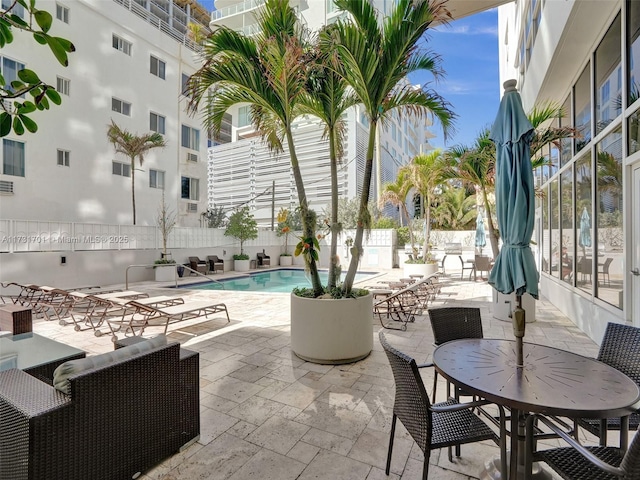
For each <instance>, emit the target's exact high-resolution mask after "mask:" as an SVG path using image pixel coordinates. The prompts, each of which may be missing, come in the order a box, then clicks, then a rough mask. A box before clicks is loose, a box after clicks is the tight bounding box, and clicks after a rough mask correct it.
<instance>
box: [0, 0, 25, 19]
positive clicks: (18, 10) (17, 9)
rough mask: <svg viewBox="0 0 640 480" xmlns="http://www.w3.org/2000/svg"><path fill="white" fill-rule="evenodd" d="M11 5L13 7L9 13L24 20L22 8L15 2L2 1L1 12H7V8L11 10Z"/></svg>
mask: <svg viewBox="0 0 640 480" xmlns="http://www.w3.org/2000/svg"><path fill="white" fill-rule="evenodd" d="M12 5H13V8H12V9H11V13H12V14H13V15H17V16H18V17H20V18H24V7H23V6H22V5H20V4H19V3H17V2H14V1H13V0H2V9H3V10H9V8H11V6H12Z"/></svg>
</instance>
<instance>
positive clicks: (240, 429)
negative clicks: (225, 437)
mask: <svg viewBox="0 0 640 480" xmlns="http://www.w3.org/2000/svg"><path fill="white" fill-rule="evenodd" d="M256 428H258V426H257V425H254V424H253V423H249V422H245V421H243V420H240V421H239V422H238V423H236V424H235V425H234V426H233V427H231V428H230V429H229V430H227V433H229V434H231V435H233V436H234V437H238V438H242V439H245V438H247V435H249V434H250V433H251V432H253V431H254V430H255V429H256Z"/></svg>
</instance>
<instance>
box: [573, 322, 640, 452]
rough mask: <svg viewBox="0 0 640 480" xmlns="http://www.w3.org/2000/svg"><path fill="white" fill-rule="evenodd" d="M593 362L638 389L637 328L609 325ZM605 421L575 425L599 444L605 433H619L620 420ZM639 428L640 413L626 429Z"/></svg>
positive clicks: (639, 346)
mask: <svg viewBox="0 0 640 480" xmlns="http://www.w3.org/2000/svg"><path fill="white" fill-rule="evenodd" d="M597 360H599V361H601V362H603V363H606V364H607V365H610V366H612V367H614V368H615V369H617V370H620V371H621V372H622V373H624V374H625V375H626V376H627V377H629V378H630V379H631V380H633V381H634V382H636V383H637V384H638V385H639V386H640V328H637V327H632V326H630V325H622V324H619V323H613V322H609V323H608V324H607V329H606V330H605V332H604V336H603V337H602V344H600V350H599V351H598V357H597ZM604 422H605V421H604V420H603V421H600V420H598V419H590V418H583V419H580V420H578V421H577V424H578V425H579V426H580V427H582V428H584V429H585V430H587V431H589V432H591V433H592V434H593V435H596V436H598V437H600V445H606V443H607V430H618V431H619V430H620V423H621V422H620V419H619V418H609V419H607V420H606V424H605V423H604ZM638 425H640V413H639V412H636V413H634V414H632V415H630V416H629V430H635V429H636V428H638Z"/></svg>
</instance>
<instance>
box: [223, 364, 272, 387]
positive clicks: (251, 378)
mask: <svg viewBox="0 0 640 480" xmlns="http://www.w3.org/2000/svg"><path fill="white" fill-rule="evenodd" d="M270 372H271V370H268V369H266V368H262V367H256V366H255V365H245V366H244V367H241V368H239V369H238V370H235V371H234V372H231V373H230V374H229V376H230V377H233V378H237V379H238V380H242V381H244V382H249V383H255V382H257V381H258V380H260V379H261V378H262V377H265V376H266V375H267V374H268V373H270Z"/></svg>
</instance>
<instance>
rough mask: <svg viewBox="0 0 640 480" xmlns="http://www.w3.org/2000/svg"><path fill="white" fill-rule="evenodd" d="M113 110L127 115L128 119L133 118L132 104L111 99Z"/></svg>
mask: <svg viewBox="0 0 640 480" xmlns="http://www.w3.org/2000/svg"><path fill="white" fill-rule="evenodd" d="M111 110H113V111H114V112H118V113H121V114H122V115H126V116H127V117H130V116H131V104H130V103H129V102H125V101H124V100H120V99H118V98H114V97H112V98H111Z"/></svg>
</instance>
